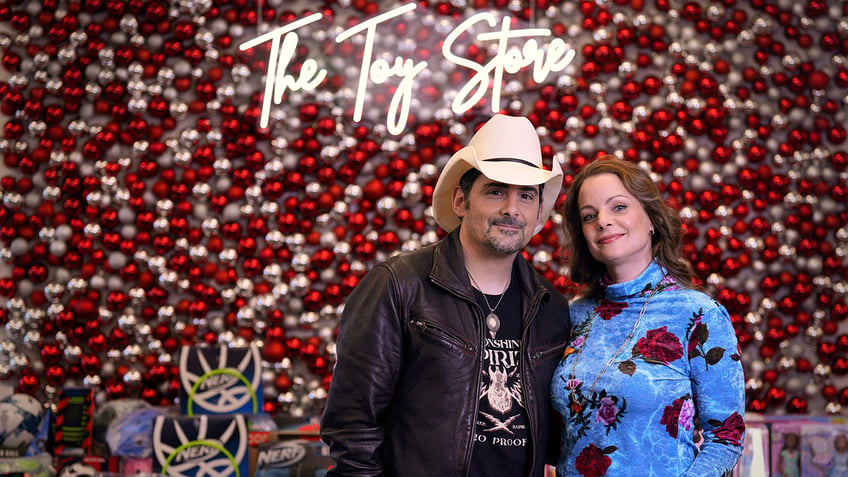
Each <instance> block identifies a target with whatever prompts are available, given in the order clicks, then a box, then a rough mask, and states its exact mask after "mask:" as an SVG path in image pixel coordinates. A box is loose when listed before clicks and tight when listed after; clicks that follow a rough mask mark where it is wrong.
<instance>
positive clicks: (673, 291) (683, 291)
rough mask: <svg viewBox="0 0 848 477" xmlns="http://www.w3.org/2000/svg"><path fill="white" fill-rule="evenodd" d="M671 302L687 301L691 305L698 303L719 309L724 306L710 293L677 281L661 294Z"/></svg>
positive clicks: (705, 306)
mask: <svg viewBox="0 0 848 477" xmlns="http://www.w3.org/2000/svg"><path fill="white" fill-rule="evenodd" d="M662 295H665V296H664V298H665V299H666V300H668V301H670V302H680V303H685V304H687V305H689V306H691V305H698V306H702V307H704V308H710V309H719V308H724V306H723V305H722V304H721V303H719V302H718V300H716V299H715V298H714V297H713V296H712V295H710V294H709V293H707V292H705V291H702V290H698V289H695V288H687V287H683V286H680V285H679V284H677V283H675V284H673V285H671V286H669V287H668V288H667V289H666V290H664V291H663V293H661V294H660V296H662Z"/></svg>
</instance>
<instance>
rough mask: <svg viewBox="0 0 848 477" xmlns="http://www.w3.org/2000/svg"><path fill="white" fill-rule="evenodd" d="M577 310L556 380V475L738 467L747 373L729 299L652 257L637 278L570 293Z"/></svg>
mask: <svg viewBox="0 0 848 477" xmlns="http://www.w3.org/2000/svg"><path fill="white" fill-rule="evenodd" d="M652 292H653V296H652V297H650V302H649V303H648V305H647V308H645V312H644V315H643V316H642V318H641V319H639V315H640V312H641V310H642V308H643V306H644V305H645V303H646V301H648V298H649V296H650V295H651V294H652ZM571 319H572V321H573V323H574V327H573V332H572V337H571V343H570V345H569V346H568V347H567V348H566V350H565V356H564V357H563V359H562V361H561V362H560V364H559V367H558V368H557V370H556V372H555V373H554V378H553V381H552V383H551V396H552V400H553V405H554V407H555V408H556V409H557V411H559V413H560V414H561V415H562V418H563V429H562V434H563V447H562V453H561V456H560V460H559V463H558V464H557V474H556V475H557V477H564V476H593V477H600V476H622V475H627V476H658V477H669V476H680V475H684V476H711V475H715V476H721V475H723V474H724V473H725V472H728V471H730V470H731V469H732V468H733V466H734V465H735V464H736V461H737V459H738V458H739V455H740V454H741V452H742V442H743V436H744V431H745V423H744V420H743V415H744V408H745V394H744V375H743V371H742V364H741V362H740V357H739V352H738V349H737V345H736V334H735V332H734V330H733V326H732V324H731V322H730V317H729V316H728V314H727V311H726V310H725V309H724V307H722V306H721V305H720V304H719V303H717V302H715V301H714V300H713V299H711V298H710V297H709V296H708V295H706V294H704V293H701V292H698V291H694V290H689V289H686V288H683V287H680V286H679V285H678V284H677V283H676V282H674V280H673V279H671V278H670V277H668V276H667V275H666V274H665V271H664V270H663V269H662V268H661V267H660V266H659V265H657V264H656V263H651V265H650V266H649V267H648V269H647V270H645V272H643V273H642V275H641V276H639V277H638V278H636V279H635V280H632V281H629V282H624V283H615V284H610V285H608V286H607V287H606V290H605V296H604V297H603V298H602V299H601V300H590V299H580V300H577V301H575V302H574V303H572V305H571ZM637 320H638V321H639V324H638V327H636V328H635V329H634V324H636V322H637ZM631 333H632V336H631V337H630V339H629V340H627V337H628V335H631ZM625 341H627V343H624V342H625ZM616 352H618V354H617V355H616ZM575 363H576V366H575ZM605 367H606V371H604V372H603V373H602V374H601V370H602V369H604V368H605ZM599 374H600V376H599ZM696 431H697V434H699V435H700V438H699V439H697V443H696Z"/></svg>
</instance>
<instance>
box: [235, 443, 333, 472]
mask: <svg viewBox="0 0 848 477" xmlns="http://www.w3.org/2000/svg"><path fill="white" fill-rule="evenodd" d="M333 464H334V462H333V459H332V458H331V457H330V455H329V448H328V447H327V445H326V444H324V443H323V442H321V441H320V440H317V439H315V438H313V437H312V436H299V435H297V434H296V433H286V432H280V433H275V434H274V436H273V437H272V439H271V440H269V441H268V442H263V443H261V444H258V445H257V446H255V447H253V448H251V459H250V469H251V470H250V475H252V476H255V477H324V476H325V475H326V474H327V470H329V469H330V468H331V467H332V466H333Z"/></svg>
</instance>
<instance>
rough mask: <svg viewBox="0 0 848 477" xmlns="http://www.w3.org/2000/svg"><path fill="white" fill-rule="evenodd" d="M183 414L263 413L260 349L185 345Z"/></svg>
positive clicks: (181, 393) (183, 357) (182, 369)
mask: <svg viewBox="0 0 848 477" xmlns="http://www.w3.org/2000/svg"><path fill="white" fill-rule="evenodd" d="M179 363H180V364H179V374H180V399H179V401H180V414H182V415H185V416H193V415H195V414H257V413H259V412H262V360H261V357H260V354H259V348H257V347H256V346H255V345H250V346H248V347H244V348H229V347H227V346H184V347H183V348H182V350H181V351H180V360H179Z"/></svg>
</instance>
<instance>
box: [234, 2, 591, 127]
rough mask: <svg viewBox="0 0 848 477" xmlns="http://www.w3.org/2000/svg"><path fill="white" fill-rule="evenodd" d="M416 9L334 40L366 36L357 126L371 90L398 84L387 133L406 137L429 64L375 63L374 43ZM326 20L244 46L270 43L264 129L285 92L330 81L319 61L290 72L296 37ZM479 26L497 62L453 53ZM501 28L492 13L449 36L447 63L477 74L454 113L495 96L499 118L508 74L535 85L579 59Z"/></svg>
mask: <svg viewBox="0 0 848 477" xmlns="http://www.w3.org/2000/svg"><path fill="white" fill-rule="evenodd" d="M416 6H417V5H416V4H415V3H410V4H406V5H403V6H401V7H398V8H395V9H393V10H390V11H388V12H385V13H382V14H380V15H377V16H375V17H373V18H370V19H368V20H366V21H363V22H361V23H359V24H358V25H356V26H353V27H351V28H349V29H347V30H344V31H343V32H341V33H340V34H339V35H338V36H336V39H335V41H336V43H342V42H344V41H346V40H348V39H350V38H351V37H352V36H354V35H356V34H358V33H363V32H364V34H365V42H364V52H363V55H362V64H361V65H360V70H359V80H358V83H357V88H356V100H355V103H354V110H353V120H354V121H357V122H358V121H360V120H361V119H362V111H363V107H364V102H365V96H366V92H367V91H368V88H369V87H372V86H374V85H382V84H385V83H387V82H389V81H391V80H393V79H399V83H398V84H397V87H396V88H395V90H394V93H393V95H392V99H391V102H390V103H389V106H388V111H387V118H386V126H387V130H388V132H389V133H390V134H393V135H398V134H401V133H402V132H403V130H404V128H405V127H406V122H407V118H408V116H409V108H410V105H411V102H412V94H413V89H414V86H415V77H416V76H417V75H418V74H419V73H421V72H422V71H424V70H426V69H427V67H428V63H427V61H418V62H416V61H415V60H414V59H412V58H405V57H403V56H396V57H395V58H394V61H393V62H390V61H387V60H386V59H383V58H377V59H374V60H373V61H372V58H373V57H374V56H375V55H374V51H373V50H374V43H375V40H376V35H377V30H378V27H379V26H380V25H381V24H384V23H386V22H388V21H389V20H391V19H393V18H395V17H398V16H401V15H404V14H406V13H408V12H411V11H412V10H414V9H415V8H416ZM321 17H322V14H321V13H313V14H312V15H309V16H307V17H305V18H302V19H299V20H296V21H294V22H291V23H289V24H287V25H284V26H282V27H280V28H277V29H275V30H272V31H270V32H267V33H264V34H262V35H260V36H257V37H256V38H253V39H251V40H248V41H245V42H244V43H242V44H241V45H239V49H240V50H241V51H246V50H249V49H251V48H254V47H256V46H257V45H260V44H263V43H266V42H271V45H270V52H269V61H268V69H267V71H266V78H265V94H264V97H263V100H262V111H261V116H260V120H259V121H260V122H259V125H260V126H261V127H267V126H268V117H269V115H270V111H271V106H272V105H278V104H280V103H281V102H282V101H283V95H284V93H285V92H286V90H289V91H315V90H316V89H317V88H318V86H319V85H320V84H321V82H322V81H323V80H324V79H325V78H326V77H327V70H326V69H325V68H322V67H320V65H319V63H318V61H317V60H316V59H315V58H307V59H306V60H304V61H303V64H302V65H301V68H300V71H299V72H298V73H297V75H296V76H295V75H293V74H290V73H289V72H288V66H289V63H290V62H291V60H292V58H293V57H294V53H295V49H296V48H297V46H298V42H299V40H300V38H299V36H298V34H297V31H298V30H299V29H301V28H303V27H305V26H307V25H309V24H311V23H314V22H317V21H318V20H320V19H321ZM478 23H484V24H486V25H488V27H489V29H492V31H488V32H485V33H479V34H477V35H476V36H475V37H474V38H475V39H476V40H477V41H480V42H494V44H495V45H496V49H495V51H496V53H495V55H494V57H493V58H491V59H490V60H489V61H488V62H486V63H484V64H480V63H477V62H475V61H472V60H470V59H468V58H463V57H462V56H461V55H459V54H457V53H456V52H455V49H454V45H455V43H456V42H457V40H458V39H459V38H460V37H461V36H462V35H463V34H464V33H467V32H468V31H469V30H471V29H472V28H473V27H475V26H476V25H477V24H478ZM497 25H498V17H497V16H496V15H495V14H493V13H490V12H481V13H477V14H475V15H472V16H471V17H469V18H468V19H466V20H465V21H463V22H462V23H460V24H459V25H458V26H457V27H456V28H454V29H453V30H452V31H451V32H450V33H448V35H447V36H446V37H445V40H444V42H443V43H442V55H444V58H445V60H447V61H449V62H451V63H453V64H455V65H457V66H460V67H462V68H466V69H468V70H470V72H472V73H473V74H472V76H471V78H470V79H469V81H468V82H467V83H466V84H464V85H463V86H462V87H461V88H460V89H459V91H458V93H457V95H456V96H455V97H454V98H453V101H452V104H451V110H452V111H453V112H454V113H457V114H461V113H464V112H466V111H468V110H469V109H471V108H472V107H473V106H474V105H475V104H477V103H478V102H479V101H480V100H482V99H483V98H484V97H485V96H486V94H487V93H488V92H489V90H491V105H492V112H497V110H498V109H499V107H500V98H501V84H502V83H503V79H504V75H505V74H515V73H518V72H519V71H521V70H522V69H524V68H528V67H532V75H533V81H535V82H536V83H542V82H544V81H545V80H546V79H547V78H548V76H549V75H551V74H552V73H557V72H560V71H563V70H564V69H565V68H566V67H568V65H569V64H571V62H572V60H573V59H574V57H575V55H576V53H575V51H574V50H573V49H571V48H569V47H568V45H566V43H565V42H564V41H563V40H562V39H560V38H550V37H551V31H550V30H549V29H547V28H525V29H515V30H513V29H511V18H510V17H508V16H505V17H503V18H502V19H501V21H500V29H497V30H494V29H495V28H496V27H497ZM515 39H522V40H524V42H523V44H522V45H521V46H520V48H516V45H515V44H510V40H515ZM539 39H542V40H544V39H549V40H550V41H548V42H547V43H541V44H540V42H539Z"/></svg>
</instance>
